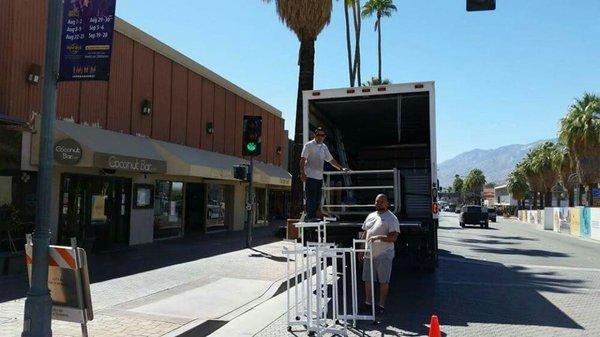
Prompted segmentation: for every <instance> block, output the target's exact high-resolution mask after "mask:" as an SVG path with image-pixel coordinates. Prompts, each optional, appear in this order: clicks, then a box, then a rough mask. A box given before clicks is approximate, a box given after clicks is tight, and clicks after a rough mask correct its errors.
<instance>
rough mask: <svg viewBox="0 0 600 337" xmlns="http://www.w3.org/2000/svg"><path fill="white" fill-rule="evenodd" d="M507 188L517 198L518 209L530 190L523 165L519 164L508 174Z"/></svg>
mask: <svg viewBox="0 0 600 337" xmlns="http://www.w3.org/2000/svg"><path fill="white" fill-rule="evenodd" d="M506 188H507V190H508V192H509V193H510V194H512V196H513V198H515V199H516V200H517V211H518V210H519V205H520V204H521V205H522V204H523V201H524V199H525V196H526V194H527V192H528V191H529V186H528V185H527V177H526V176H525V172H524V171H523V167H522V166H519V165H517V166H516V167H515V169H514V170H513V171H512V172H511V173H510V174H509V175H508V181H507V183H506Z"/></svg>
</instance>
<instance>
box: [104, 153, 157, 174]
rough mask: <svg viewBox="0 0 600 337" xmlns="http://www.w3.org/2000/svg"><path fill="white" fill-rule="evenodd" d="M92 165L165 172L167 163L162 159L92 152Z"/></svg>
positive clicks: (122, 169) (120, 169) (144, 171)
mask: <svg viewBox="0 0 600 337" xmlns="http://www.w3.org/2000/svg"><path fill="white" fill-rule="evenodd" d="M94 166H96V167H101V168H106V169H111V170H118V171H130V172H141V173H165V172H166V171H167V163H166V162H164V161H162V160H154V159H146V158H135V157H128V156H119V155H114V154H107V153H98V152H97V153H94Z"/></svg>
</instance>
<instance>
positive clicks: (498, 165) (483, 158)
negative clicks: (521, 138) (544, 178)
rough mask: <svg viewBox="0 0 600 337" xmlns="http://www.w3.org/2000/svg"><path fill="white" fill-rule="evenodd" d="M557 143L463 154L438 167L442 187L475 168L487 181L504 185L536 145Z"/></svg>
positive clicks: (479, 150)
mask: <svg viewBox="0 0 600 337" xmlns="http://www.w3.org/2000/svg"><path fill="white" fill-rule="evenodd" d="M546 141H556V140H554V139H547V140H539V141H536V142H533V143H529V144H513V145H506V146H502V147H499V148H497V149H491V150H481V149H475V150H471V151H468V152H463V153H461V154H459V155H457V156H456V157H454V158H452V159H448V160H446V161H444V162H442V163H440V164H439V165H438V179H439V180H440V185H441V186H442V187H448V186H450V185H452V183H453V181H454V175H455V174H458V175H460V176H461V177H463V179H464V177H465V176H466V175H467V174H468V173H469V171H471V170H472V169H474V168H478V169H480V170H481V171H483V174H484V175H485V177H486V181H487V182H488V183H489V182H493V183H496V185H502V184H504V183H505V182H506V179H507V177H508V175H509V174H510V172H511V171H512V170H513V169H514V167H515V165H516V164H517V163H518V162H519V161H520V160H521V159H522V158H523V157H525V155H527V152H529V150H531V149H532V148H534V147H535V146H536V145H538V144H540V143H543V142H546Z"/></svg>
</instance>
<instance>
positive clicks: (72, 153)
mask: <svg viewBox="0 0 600 337" xmlns="http://www.w3.org/2000/svg"><path fill="white" fill-rule="evenodd" d="M82 154H83V151H82V149H81V145H79V143H77V142H76V141H74V140H73V139H71V138H67V139H63V140H60V141H58V142H56V144H54V160H55V161H56V162H57V163H59V164H62V165H76V164H77V163H79V161H80V160H81V156H82Z"/></svg>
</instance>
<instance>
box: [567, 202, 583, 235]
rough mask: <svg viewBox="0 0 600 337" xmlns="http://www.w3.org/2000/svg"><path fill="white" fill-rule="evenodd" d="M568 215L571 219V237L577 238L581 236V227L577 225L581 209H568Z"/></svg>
mask: <svg viewBox="0 0 600 337" xmlns="http://www.w3.org/2000/svg"><path fill="white" fill-rule="evenodd" d="M569 215H570V217H571V235H575V236H579V235H580V234H581V226H580V224H579V221H580V219H581V208H577V207H571V208H570V209H569Z"/></svg>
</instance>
